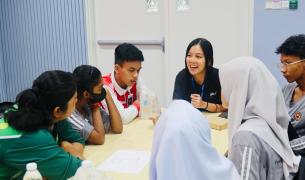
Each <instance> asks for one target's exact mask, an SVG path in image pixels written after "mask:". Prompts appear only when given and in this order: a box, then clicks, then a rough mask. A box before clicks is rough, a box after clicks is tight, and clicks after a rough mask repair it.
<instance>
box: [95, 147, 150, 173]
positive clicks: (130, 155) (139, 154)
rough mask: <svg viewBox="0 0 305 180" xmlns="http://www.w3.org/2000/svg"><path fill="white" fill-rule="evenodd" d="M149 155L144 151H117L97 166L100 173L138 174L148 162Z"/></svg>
mask: <svg viewBox="0 0 305 180" xmlns="http://www.w3.org/2000/svg"><path fill="white" fill-rule="evenodd" d="M149 158H150V153H149V152H146V151H135V150H119V151H117V152H115V153H114V154H112V155H111V156H110V157H109V158H107V159H106V160H105V161H104V162H102V163H101V164H100V165H98V167H97V168H98V169H99V170H102V171H112V172H119V173H133V174H136V173H139V172H141V170H142V169H143V168H144V166H145V165H146V164H147V163H148V162H149Z"/></svg>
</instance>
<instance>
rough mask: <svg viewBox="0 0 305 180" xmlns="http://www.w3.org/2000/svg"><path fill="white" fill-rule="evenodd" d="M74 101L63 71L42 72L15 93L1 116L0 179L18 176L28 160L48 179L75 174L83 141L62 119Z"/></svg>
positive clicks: (69, 76) (71, 82)
mask: <svg viewBox="0 0 305 180" xmlns="http://www.w3.org/2000/svg"><path fill="white" fill-rule="evenodd" d="M76 101H77V93H76V84H75V82H74V80H73V76H72V74H71V73H68V72H63V71H46V72H44V73H42V74H41V75H40V76H39V77H38V78H37V79H36V80H34V82H33V85H32V88H31V89H27V90H24V91H22V92H21V93H20V94H19V95H18V96H17V98H16V104H15V105H14V106H13V107H11V108H9V109H8V110H7V111H6V112H5V113H4V118H3V119H0V179H21V178H22V176H23V175H24V173H25V170H26V164H27V163H29V162H36V163H37V167H38V170H39V171H40V173H41V174H42V176H43V177H46V178H47V179H49V180H51V179H56V180H58V179H67V178H69V177H71V176H73V175H74V174H75V172H76V170H77V169H78V167H79V166H80V165H81V161H82V160H81V159H83V149H84V140H83V139H82V138H81V137H80V135H79V134H78V133H77V132H75V131H74V130H73V129H72V127H71V125H70V123H69V122H67V121H66V120H65V119H66V118H67V117H68V116H70V115H71V113H72V111H73V110H74V108H75V103H76Z"/></svg>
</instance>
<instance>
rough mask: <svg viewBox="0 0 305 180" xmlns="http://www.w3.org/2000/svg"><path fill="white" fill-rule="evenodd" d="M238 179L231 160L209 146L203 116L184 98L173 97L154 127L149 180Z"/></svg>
mask: <svg viewBox="0 0 305 180" xmlns="http://www.w3.org/2000/svg"><path fill="white" fill-rule="evenodd" d="M156 179H158V180H168V179H175V180H185V179H192V180H197V179H198V180H199V179H200V180H202V179H204V180H215V179H226V180H239V179H240V178H239V174H238V173H237V170H236V169H235V167H234V165H233V164H232V162H231V161H230V160H228V159H227V158H225V157H224V156H222V155H220V154H218V152H217V151H216V150H215V149H214V148H213V147H212V145H211V132H210V127H209V124H208V121H207V119H206V118H204V116H203V115H202V114H201V113H200V111H198V110H197V109H195V108H194V107H193V106H192V105H191V104H190V103H188V102H187V101H185V100H175V101H174V102H173V103H172V104H171V105H170V106H169V108H168V109H167V110H166V112H165V113H163V114H162V115H161V117H160V119H159V121H158V123H157V125H156V127H155V132H154V139H153V148H152V154H151V162H150V180H156Z"/></svg>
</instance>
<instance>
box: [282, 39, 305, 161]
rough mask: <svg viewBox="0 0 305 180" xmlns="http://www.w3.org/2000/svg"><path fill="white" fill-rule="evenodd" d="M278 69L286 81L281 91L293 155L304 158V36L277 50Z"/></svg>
mask: <svg viewBox="0 0 305 180" xmlns="http://www.w3.org/2000/svg"><path fill="white" fill-rule="evenodd" d="M276 53H277V54H280V61H281V62H280V69H281V72H282V74H283V76H284V77H285V78H286V80H287V81H288V84H287V85H285V86H284V87H283V89H282V91H283V94H284V98H285V103H286V107H287V109H288V112H289V115H290V117H291V121H290V126H289V127H290V128H289V131H288V132H289V133H288V135H289V138H290V145H291V147H292V149H293V151H294V153H295V154H300V155H302V156H305V35H304V34H299V35H293V36H290V37H289V38H288V39H286V40H285V41H284V42H283V43H282V44H281V45H280V46H279V47H278V48H277V49H276Z"/></svg>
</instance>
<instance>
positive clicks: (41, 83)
mask: <svg viewBox="0 0 305 180" xmlns="http://www.w3.org/2000/svg"><path fill="white" fill-rule="evenodd" d="M75 92H76V85H75V82H74V80H73V77H72V74H71V73H68V72H63V71H46V72H44V73H42V74H41V75H40V76H39V77H38V78H37V79H36V80H35V81H34V82H33V87H32V88H31V89H27V90H24V91H22V92H21V93H19V94H18V95H17V97H16V103H17V106H18V108H17V109H11V110H9V111H8V112H7V113H5V115H4V117H5V120H6V121H7V122H8V124H9V125H10V126H11V127H14V128H15V129H17V130H19V131H26V132H32V131H36V130H38V129H41V128H49V127H50V126H51V125H52V124H53V110H54V108H56V107H59V108H60V109H61V111H63V112H65V111H66V110H67V103H68V101H69V100H70V99H71V98H72V97H73V95H74V93H75Z"/></svg>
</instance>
